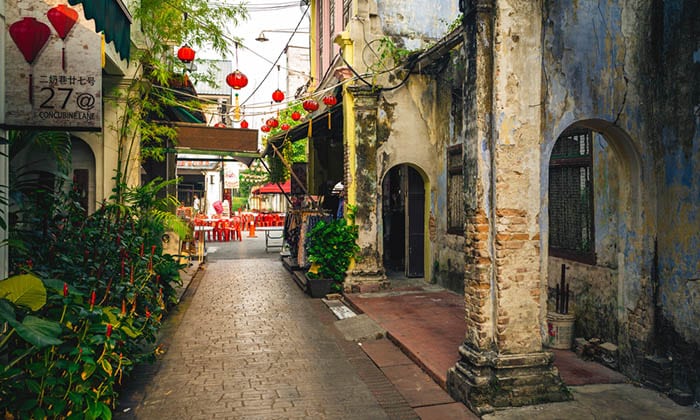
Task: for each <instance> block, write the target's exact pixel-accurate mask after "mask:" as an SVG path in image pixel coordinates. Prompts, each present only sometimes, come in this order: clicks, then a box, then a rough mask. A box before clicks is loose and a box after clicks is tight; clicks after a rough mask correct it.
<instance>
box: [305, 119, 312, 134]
mask: <svg viewBox="0 0 700 420" xmlns="http://www.w3.org/2000/svg"><path fill="white" fill-rule="evenodd" d="M313 127H314V120H313V118H312V119H310V120H309V131H308V132H307V133H306V137H308V138H311V134H312V132H313Z"/></svg>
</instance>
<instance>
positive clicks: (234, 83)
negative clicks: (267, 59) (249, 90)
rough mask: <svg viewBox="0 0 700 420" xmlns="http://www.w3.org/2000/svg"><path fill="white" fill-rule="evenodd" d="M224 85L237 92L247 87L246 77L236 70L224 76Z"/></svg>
mask: <svg viewBox="0 0 700 420" xmlns="http://www.w3.org/2000/svg"><path fill="white" fill-rule="evenodd" d="M226 83H227V84H228V85H229V86H231V87H232V88H234V89H236V90H238V89H243V88H244V87H246V86H247V85H248V77H246V75H245V74H243V73H241V72H240V71H238V70H236V71H234V72H233V73H229V75H228V76H226Z"/></svg>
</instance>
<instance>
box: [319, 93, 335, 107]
mask: <svg viewBox="0 0 700 420" xmlns="http://www.w3.org/2000/svg"><path fill="white" fill-rule="evenodd" d="M323 103H324V104H326V105H328V106H333V105H335V104H337V103H338V99H336V97H335V96H333V95H327V96H324V97H323Z"/></svg>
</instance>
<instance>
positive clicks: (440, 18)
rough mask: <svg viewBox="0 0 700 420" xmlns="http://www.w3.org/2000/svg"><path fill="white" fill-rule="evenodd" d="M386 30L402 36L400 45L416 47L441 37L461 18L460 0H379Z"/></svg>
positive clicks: (378, 8)
mask: <svg viewBox="0 0 700 420" xmlns="http://www.w3.org/2000/svg"><path fill="white" fill-rule="evenodd" d="M377 14H378V15H379V17H380V20H381V25H382V30H383V32H384V33H386V34H387V35H390V36H392V38H395V39H397V40H398V42H397V44H398V45H399V47H401V48H404V49H407V50H414V49H419V48H424V47H425V46H426V43H428V42H430V41H434V40H436V39H439V38H441V37H442V36H444V35H445V34H446V33H447V27H448V26H449V25H450V24H451V23H452V22H453V21H454V20H455V19H456V18H457V15H458V14H459V6H458V2H457V1H434V2H430V3H429V5H428V4H426V3H425V2H422V1H412V2H409V1H406V0H377Z"/></svg>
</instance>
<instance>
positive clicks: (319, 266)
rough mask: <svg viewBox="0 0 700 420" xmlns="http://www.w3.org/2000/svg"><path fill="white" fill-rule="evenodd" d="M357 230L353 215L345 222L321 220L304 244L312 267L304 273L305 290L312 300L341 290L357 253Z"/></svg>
mask: <svg viewBox="0 0 700 420" xmlns="http://www.w3.org/2000/svg"><path fill="white" fill-rule="evenodd" d="M357 238H358V229H357V225H355V219H354V217H353V213H352V212H349V213H348V219H347V220H346V219H336V220H331V221H320V222H318V223H317V224H316V226H314V227H313V228H312V229H311V231H310V232H309V235H308V237H307V241H306V252H307V256H308V260H309V262H310V263H311V267H310V268H309V270H308V271H307V272H306V279H307V290H308V291H309V294H311V297H323V296H325V295H327V294H328V293H330V292H339V291H341V290H342V284H343V280H344V279H345V272H346V271H347V269H348V267H349V266H350V262H351V261H352V259H353V258H355V256H356V255H357V253H358V252H359V251H360V247H359V246H358V245H357Z"/></svg>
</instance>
